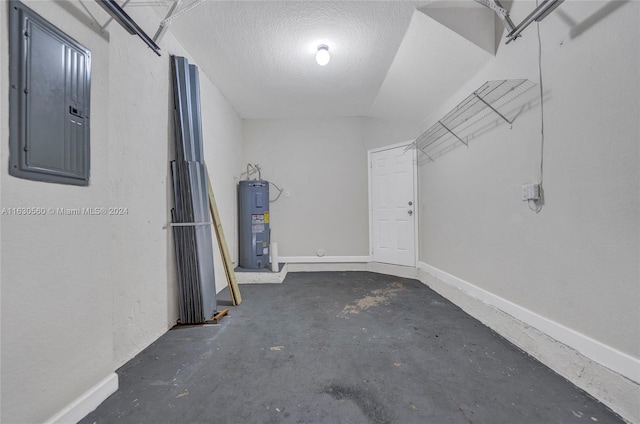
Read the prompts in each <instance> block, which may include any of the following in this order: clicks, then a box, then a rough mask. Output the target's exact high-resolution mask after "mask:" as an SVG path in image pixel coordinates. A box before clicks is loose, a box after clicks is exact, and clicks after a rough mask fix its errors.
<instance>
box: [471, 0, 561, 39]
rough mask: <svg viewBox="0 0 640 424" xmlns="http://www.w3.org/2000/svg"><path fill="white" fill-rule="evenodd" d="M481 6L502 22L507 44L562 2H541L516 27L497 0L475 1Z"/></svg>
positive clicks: (551, 0)
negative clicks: (494, 13)
mask: <svg viewBox="0 0 640 424" xmlns="http://www.w3.org/2000/svg"><path fill="white" fill-rule="evenodd" d="M475 1H476V2H477V3H480V4H481V5H483V6H486V7H488V8H489V9H491V10H493V11H494V12H496V15H498V18H499V19H500V20H501V21H502V24H503V25H504V27H505V28H506V29H507V31H508V33H507V41H506V43H505V44H509V43H510V42H512V41H513V40H515V39H516V38H518V37H519V36H520V33H521V32H522V31H523V30H524V29H525V28H526V27H528V26H529V25H530V24H531V23H533V22H540V21H542V20H543V19H544V18H546V17H547V16H548V15H549V14H550V13H551V12H553V11H554V10H555V9H556V7H558V6H560V4H562V2H563V1H564V0H543V1H542V3H540V4H539V5H538V6H537V7H536V8H535V9H534V10H533V12H531V13H530V14H529V16H527V17H526V18H525V19H524V20H523V21H522V22H521V23H520V24H519V25H518V26H514V25H513V22H512V21H511V18H510V17H509V12H508V11H507V10H506V9H505V8H504V7H502V4H500V1H499V0H475Z"/></svg>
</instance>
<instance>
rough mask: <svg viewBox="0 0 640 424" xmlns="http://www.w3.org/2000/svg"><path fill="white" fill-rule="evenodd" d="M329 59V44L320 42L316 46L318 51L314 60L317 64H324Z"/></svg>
mask: <svg viewBox="0 0 640 424" xmlns="http://www.w3.org/2000/svg"><path fill="white" fill-rule="evenodd" d="M329 60H331V56H330V55H329V46H327V45H326V44H320V45H319V46H318V52H317V53H316V62H318V65H320V66H325V65H326V64H327V63H329Z"/></svg>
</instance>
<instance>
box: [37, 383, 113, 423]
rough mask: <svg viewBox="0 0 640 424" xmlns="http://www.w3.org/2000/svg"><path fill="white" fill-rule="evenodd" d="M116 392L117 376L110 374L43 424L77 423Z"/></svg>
mask: <svg viewBox="0 0 640 424" xmlns="http://www.w3.org/2000/svg"><path fill="white" fill-rule="evenodd" d="M117 390H118V374H116V373H111V374H110V375H109V376H108V377H107V378H105V379H104V380H102V381H101V382H99V383H98V384H96V385H95V386H93V387H92V388H90V389H89V390H87V391H86V392H85V393H83V394H82V395H81V396H80V397H78V398H77V399H76V400H74V401H73V402H71V403H70V404H69V405H67V406H66V407H64V408H63V409H62V410H61V411H60V412H58V413H57V414H55V415H54V416H53V417H51V418H49V419H48V420H47V421H45V424H58V423H59V424H69V423H77V422H78V421H80V420H81V419H83V418H84V417H86V416H87V414H89V413H90V412H91V411H93V410H94V409H96V408H97V407H98V405H100V404H101V403H102V402H103V401H104V400H105V399H107V398H108V397H109V396H111V395H112V394H113V393H115V392H116V391H117Z"/></svg>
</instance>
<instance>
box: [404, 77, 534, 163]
mask: <svg viewBox="0 0 640 424" xmlns="http://www.w3.org/2000/svg"><path fill="white" fill-rule="evenodd" d="M534 85H535V84H534V83H532V82H531V81H529V80H527V79H509V80H496V81H487V82H485V83H484V84H482V86H480V88H478V89H477V90H475V91H474V92H473V93H471V94H470V95H469V96H467V97H466V98H465V99H464V100H463V101H461V102H460V103H458V105H457V106H456V107H454V108H453V109H452V110H450V111H449V112H448V113H447V114H446V115H445V116H444V117H442V119H440V120H438V122H436V123H435V124H434V125H432V126H431V127H430V128H429V129H428V130H426V131H425V132H424V133H422V134H421V135H420V136H419V137H418V138H416V139H415V141H414V142H413V143H411V144H410V145H408V146H407V147H406V149H405V150H408V149H411V148H416V149H418V150H419V151H420V152H422V153H423V154H424V155H425V156H426V157H427V158H428V159H429V160H430V161H433V156H434V155H433V153H429V149H430V148H433V147H434V146H436V145H440V144H441V143H438V141H439V140H441V139H442V138H443V137H444V136H446V135H452V136H453V137H455V138H456V139H457V140H458V141H460V142H461V143H462V144H464V145H465V146H467V147H468V146H469V144H468V141H465V140H464V139H463V138H462V137H460V136H459V135H458V134H457V133H456V128H458V127H459V126H460V125H462V124H464V123H465V122H467V121H469V120H470V119H471V118H473V117H474V116H477V115H478V114H480V113H481V112H483V111H491V112H493V113H495V114H497V115H498V116H499V117H500V118H501V119H503V120H504V121H505V122H507V123H508V124H509V125H510V126H511V125H512V124H513V122H514V120H515V118H513V119H511V120H509V119H508V118H507V117H506V116H505V115H504V114H503V113H501V112H500V111H499V110H498V107H499V106H500V105H502V104H504V103H506V102H508V101H510V100H512V99H513V98H515V97H517V96H519V95H520V94H522V93H524V92H525V91H527V90H528V89H530V88H531V87H533V86H534ZM441 142H442V141H441Z"/></svg>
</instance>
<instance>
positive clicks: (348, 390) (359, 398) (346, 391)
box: [321, 384, 391, 424]
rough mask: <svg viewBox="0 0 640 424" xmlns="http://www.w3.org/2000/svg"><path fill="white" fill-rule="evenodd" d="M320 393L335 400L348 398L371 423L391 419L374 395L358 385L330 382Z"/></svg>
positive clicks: (384, 423) (379, 422)
mask: <svg viewBox="0 0 640 424" xmlns="http://www.w3.org/2000/svg"><path fill="white" fill-rule="evenodd" d="M321 393H324V394H328V395H330V396H331V397H333V398H334V399H335V400H349V401H351V402H353V403H354V404H356V405H357V406H358V408H359V409H360V411H362V414H363V415H364V416H365V417H367V419H368V421H369V422H370V423H371V424H390V423H391V419H390V418H389V416H388V413H387V410H386V409H385V408H384V406H383V405H382V403H381V402H379V401H378V399H376V397H375V395H373V394H372V393H370V392H369V391H367V390H364V389H362V388H360V387H357V386H356V387H352V386H346V385H342V384H332V385H330V386H327V387H325V388H324V389H323V390H322V391H321Z"/></svg>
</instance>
